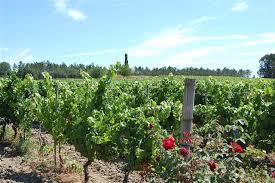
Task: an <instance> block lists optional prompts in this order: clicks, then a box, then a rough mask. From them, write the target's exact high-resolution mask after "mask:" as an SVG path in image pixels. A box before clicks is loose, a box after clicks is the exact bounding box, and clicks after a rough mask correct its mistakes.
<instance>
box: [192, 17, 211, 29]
mask: <svg viewBox="0 0 275 183" xmlns="http://www.w3.org/2000/svg"><path fill="white" fill-rule="evenodd" d="M215 19H216V17H211V16H202V17H199V18H197V19H195V20H192V21H191V22H190V23H189V26H190V27H194V26H198V25H201V24H202V23H204V22H207V21H210V20H215Z"/></svg>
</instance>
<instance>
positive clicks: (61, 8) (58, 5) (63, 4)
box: [54, 0, 67, 11]
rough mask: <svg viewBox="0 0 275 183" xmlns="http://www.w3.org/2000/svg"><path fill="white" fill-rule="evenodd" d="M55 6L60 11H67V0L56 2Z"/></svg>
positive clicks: (57, 0) (56, 0)
mask: <svg viewBox="0 0 275 183" xmlns="http://www.w3.org/2000/svg"><path fill="white" fill-rule="evenodd" d="M54 6H55V8H56V9H57V10H58V11H65V10H66V9H67V4H66V0H54Z"/></svg>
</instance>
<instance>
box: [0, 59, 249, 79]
mask: <svg viewBox="0 0 275 183" xmlns="http://www.w3.org/2000/svg"><path fill="white" fill-rule="evenodd" d="M116 66H117V67H118V72H119V74H121V75H123V76H128V75H136V76H138V75H143V76H157V75H168V74H169V73H173V74H174V75H196V76H237V77H250V75H251V71H250V70H243V69H240V70H235V69H229V68H223V69H208V68H207V69H204V68H193V67H188V68H183V69H178V68H176V67H170V66H169V67H161V68H152V69H150V68H148V67H134V68H133V69H131V68H130V67H129V65H128V62H127V63H124V64H120V63H118V64H117V65H116ZM44 71H47V72H49V73H50V74H51V76H52V77H53V78H81V75H80V71H85V72H87V73H89V74H90V76H92V77H93V78H100V77H101V76H103V75H105V74H106V72H107V68H106V67H103V66H98V65H94V64H93V63H92V64H89V65H84V64H71V65H67V64H65V63H61V64H56V63H51V62H50V61H44V62H34V63H23V62H19V64H15V65H13V67H12V66H11V65H10V64H9V63H7V62H0V76H2V77H3V76H6V75H8V74H9V73H11V72H16V74H17V76H19V77H21V78H23V77H25V75H27V74H31V75H32V76H33V77H34V78H35V79H42V78H43V75H42V72H44Z"/></svg>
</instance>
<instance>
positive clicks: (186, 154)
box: [180, 147, 189, 156]
mask: <svg viewBox="0 0 275 183" xmlns="http://www.w3.org/2000/svg"><path fill="white" fill-rule="evenodd" d="M180 154H181V155H183V156H188V155H189V150H188V149H187V148H185V147H182V148H180Z"/></svg>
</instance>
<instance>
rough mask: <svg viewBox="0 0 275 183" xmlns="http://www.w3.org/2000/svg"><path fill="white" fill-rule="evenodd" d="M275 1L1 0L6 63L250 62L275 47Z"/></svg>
mask: <svg viewBox="0 0 275 183" xmlns="http://www.w3.org/2000/svg"><path fill="white" fill-rule="evenodd" d="M274 7H275V0H265V1H262V0H192V1H191V0H170V1H166V0H0V62H1V61H6V62H9V63H10V64H14V63H18V62H19V61H23V62H25V63H27V62H39V61H44V60H50V61H52V62H55V63H62V62H65V63H66V64H73V63H77V64H79V63H82V64H91V63H94V64H95V65H101V66H108V65H110V64H114V63H116V62H117V61H120V62H123V61H124V54H125V53H128V59H129V64H130V66H131V67H134V66H144V67H145V66H147V67H149V68H153V67H162V66H175V67H178V68H183V67H203V68H210V69H216V68H223V67H228V68H235V69H250V70H251V71H253V74H256V72H257V70H258V67H259V59H260V58H261V57H262V56H264V55H265V54H270V53H275V21H274V17H275V11H274Z"/></svg>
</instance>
